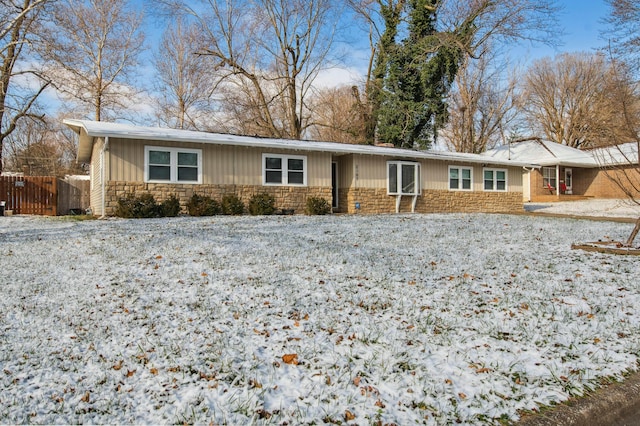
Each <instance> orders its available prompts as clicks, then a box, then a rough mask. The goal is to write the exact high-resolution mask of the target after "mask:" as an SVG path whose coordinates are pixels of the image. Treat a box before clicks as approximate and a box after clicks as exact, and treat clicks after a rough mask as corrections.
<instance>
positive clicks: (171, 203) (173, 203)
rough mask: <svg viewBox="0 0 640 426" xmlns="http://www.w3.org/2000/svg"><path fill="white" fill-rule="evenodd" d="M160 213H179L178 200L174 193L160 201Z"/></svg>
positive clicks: (164, 215) (176, 214)
mask: <svg viewBox="0 0 640 426" xmlns="http://www.w3.org/2000/svg"><path fill="white" fill-rule="evenodd" d="M160 213H161V215H162V216H163V217H176V216H178V215H179V214H180V200H179V199H178V197H176V196H175V194H171V195H170V196H169V198H167V199H166V200H164V201H163V202H162V203H160Z"/></svg>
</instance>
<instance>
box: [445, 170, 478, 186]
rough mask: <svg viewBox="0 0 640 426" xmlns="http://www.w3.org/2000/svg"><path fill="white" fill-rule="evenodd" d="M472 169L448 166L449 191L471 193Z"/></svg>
mask: <svg viewBox="0 0 640 426" xmlns="http://www.w3.org/2000/svg"><path fill="white" fill-rule="evenodd" d="M472 176H473V168H471V167H458V166H449V189H451V190H461V191H471V188H472V180H471V177H472Z"/></svg>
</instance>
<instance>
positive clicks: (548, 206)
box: [524, 199, 640, 218]
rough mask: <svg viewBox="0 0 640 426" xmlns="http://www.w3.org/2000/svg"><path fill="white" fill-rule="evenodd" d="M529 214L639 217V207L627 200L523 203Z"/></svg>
mask: <svg viewBox="0 0 640 426" xmlns="http://www.w3.org/2000/svg"><path fill="white" fill-rule="evenodd" d="M524 208H525V210H526V211H529V212H536V213H555V214H569V215H580V216H600V217H631V218H638V217H640V206H639V205H637V204H634V203H632V202H630V201H628V200H603V199H598V200H581V201H560V202H553V203H525V205H524Z"/></svg>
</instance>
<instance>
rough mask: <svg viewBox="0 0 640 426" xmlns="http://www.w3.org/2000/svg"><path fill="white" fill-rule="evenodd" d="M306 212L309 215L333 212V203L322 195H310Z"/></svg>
mask: <svg viewBox="0 0 640 426" xmlns="http://www.w3.org/2000/svg"><path fill="white" fill-rule="evenodd" d="M305 212H306V213H307V214H309V215H316V214H329V213H331V204H329V202H328V201H327V200H326V199H324V198H322V197H309V198H307V208H306V209H305Z"/></svg>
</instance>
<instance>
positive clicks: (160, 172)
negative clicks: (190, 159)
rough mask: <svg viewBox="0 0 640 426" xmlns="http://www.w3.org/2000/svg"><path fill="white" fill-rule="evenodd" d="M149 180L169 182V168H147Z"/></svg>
mask: <svg viewBox="0 0 640 426" xmlns="http://www.w3.org/2000/svg"><path fill="white" fill-rule="evenodd" d="M149 180H171V168H170V167H169V166H149Z"/></svg>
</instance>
